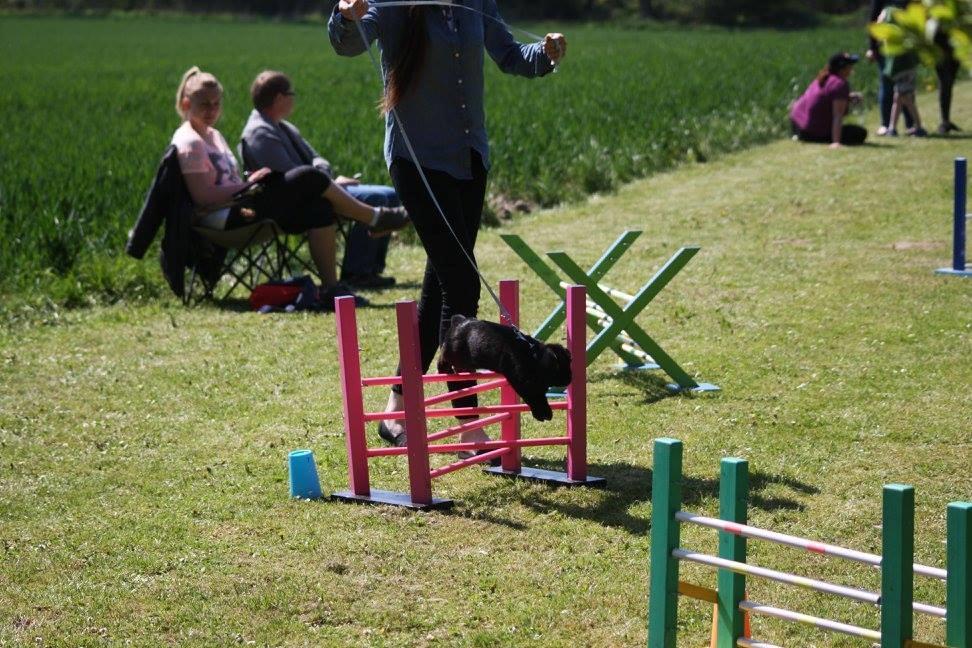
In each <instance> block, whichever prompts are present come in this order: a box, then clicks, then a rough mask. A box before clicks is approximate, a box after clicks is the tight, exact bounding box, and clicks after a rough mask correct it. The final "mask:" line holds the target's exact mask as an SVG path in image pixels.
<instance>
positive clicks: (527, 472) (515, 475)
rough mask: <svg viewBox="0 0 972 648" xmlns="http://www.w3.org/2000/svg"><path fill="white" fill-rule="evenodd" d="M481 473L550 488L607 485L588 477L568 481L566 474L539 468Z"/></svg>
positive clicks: (595, 478) (600, 478)
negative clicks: (544, 485)
mask: <svg viewBox="0 0 972 648" xmlns="http://www.w3.org/2000/svg"><path fill="white" fill-rule="evenodd" d="M483 472H485V473H489V474H490V475H498V476H500V477H508V478H510V479H525V480H527V481H532V482H539V483H541V484H548V485H550V486H563V487H568V488H570V487H573V486H594V487H601V486H604V485H605V484H606V483H607V481H606V480H605V479H604V478H603V477H590V476H588V477H587V479H570V478H569V477H567V473H562V472H555V471H553V470H541V469H540V468H528V467H526V466H523V467H522V468H520V472H509V471H506V470H503V467H502V466H497V467H495V468H487V469H486V470H484V471H483Z"/></svg>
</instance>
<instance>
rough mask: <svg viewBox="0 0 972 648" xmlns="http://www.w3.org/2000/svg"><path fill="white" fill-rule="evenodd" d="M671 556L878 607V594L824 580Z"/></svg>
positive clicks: (696, 556) (917, 606)
mask: <svg viewBox="0 0 972 648" xmlns="http://www.w3.org/2000/svg"><path fill="white" fill-rule="evenodd" d="M672 555H673V556H675V557H676V558H678V559H679V560H686V561H688V562H693V563H696V564H699V565H706V566H708V567H715V568H717V569H728V570H729V571H732V572H735V573H737V574H745V575H747V576H757V577H759V578H765V579H767V580H771V581H776V582H777V583H784V584H786V585H794V586H796V587H803V588H806V589H811V590H814V591H816V592H823V593H825V594H834V595H836V596H843V597H844V598H849V599H852V600H854V601H860V602H861V603H870V604H871V605H875V606H880V605H881V595H880V594H877V593H875V592H868V591H867V590H862V589H858V588H856V587H846V586H844V585H835V584H833V583H828V582H826V581H822V580H817V579H816V578H807V577H805V576H797V575H795V574H788V573H786V572H781V571H776V570H775V569H767V568H765V567H758V566H756V565H750V564H749V563H741V562H736V561H734V560H727V559H725V558H718V557H716V556H710V555H708V554H703V553H697V552H694V551H687V550H685V549H675V550H674V551H672ZM912 609H914V611H915V612H920V613H922V614H927V615H929V616H934V617H938V618H940V619H944V618H945V614H946V611H945V608H942V607H936V606H934V605H927V604H925V603H915V602H913V603H912Z"/></svg>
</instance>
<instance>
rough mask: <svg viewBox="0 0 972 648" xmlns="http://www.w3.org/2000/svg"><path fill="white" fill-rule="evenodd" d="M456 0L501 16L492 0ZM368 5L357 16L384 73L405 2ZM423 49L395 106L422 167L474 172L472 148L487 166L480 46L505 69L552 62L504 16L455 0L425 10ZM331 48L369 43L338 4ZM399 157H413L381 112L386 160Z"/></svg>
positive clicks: (349, 52) (396, 47) (524, 72)
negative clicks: (450, 5) (518, 36)
mask: <svg viewBox="0 0 972 648" xmlns="http://www.w3.org/2000/svg"><path fill="white" fill-rule="evenodd" d="M455 4H457V5H460V4H461V5H464V6H466V7H469V8H471V9H475V10H479V11H482V12H483V13H485V14H486V15H488V16H492V17H494V18H496V19H498V20H501V19H500V15H499V11H498V10H497V8H496V0H455ZM380 6H381V3H380V2H372V5H371V8H370V9H368V12H367V13H366V14H365V15H364V17H362V19H361V27H362V28H363V30H364V33H365V36H366V37H367V39H368V46H370V45H371V43H372V42H374V41H375V40H376V39H377V40H378V47H379V49H380V50H381V67H382V71H383V73H384V76H385V78H387V77H388V71H389V66H390V64H391V62H392V61H394V60H396V58H397V57H398V55H399V51H400V48H401V47H402V40H403V37H404V35H405V34H404V25H405V22H406V19H407V12H408V7H385V8H379V7H380ZM425 20H426V26H427V31H428V38H429V43H428V50H427V52H426V58H425V63H424V65H423V67H422V69H421V71H420V73H419V74H418V75H417V77H416V78H415V80H414V81H413V85H412V87H411V88H409V91H408V93H407V94H406V95H405V97H403V98H402V100H401V102H400V103H399V105H398V107H397V108H396V111H397V113H398V116H399V118H400V119H401V120H402V124H403V125H404V128H405V131H406V133H407V134H408V137H409V139H410V141H411V143H412V146H413V147H414V149H415V153H416V155H417V156H418V160H419V163H420V164H421V166H423V167H426V168H429V169H435V170H437V171H444V172H445V173H448V174H449V175H451V176H453V177H454V178H457V179H460V180H468V179H470V178H472V169H471V164H472V162H471V156H470V149H472V150H475V151H477V152H478V153H479V154H480V156H481V157H482V159H483V164H484V165H485V167H486V168H487V169H488V168H489V142H488V140H487V137H486V111H485V108H484V106H483V51H484V49H485V51H486V52H488V53H489V56H490V58H492V59H493V60H494V61H495V62H496V65H497V66H499V68H500V70H502V71H503V72H505V73H507V74H516V75H520V76H524V77H537V76H543V75H545V74H548V73H550V72H551V71H552V70H553V66H552V64H551V62H550V59H548V58H547V56H546V55H545V54H544V53H543V43H532V44H529V45H522V44H520V43H518V42H516V40H515V39H514V38H513V34H511V33H510V30H509V29H508V28H507V27H506V25H505V24H503V23H502V22H495V21H493V20H490V19H488V18H485V17H483V16H481V15H479V14H477V13H473V12H472V11H468V10H466V9H462V8H461V7H456V8H454V9H452V16H451V20H449V19H447V15H446V12H444V11H442V8H441V7H438V6H429V7H428V8H427V11H426V18H425ZM327 30H328V35H329V37H330V40H331V45H332V46H333V47H334V51H335V52H337V53H338V54H339V55H341V56H356V55H358V54H361V53H363V52H364V51H365V49H366V47H367V46H366V45H365V44H364V43H363V42H362V41H361V35H360V33H359V32H358V28H357V27H356V26H355V25H354V23H353V22H351V21H349V20H346V19H345V18H344V17H343V16H342V15H341V14H340V13H339V12H338V11H337V7H335V10H334V13H333V14H332V15H331V19H330V21H329V22H328V26H327ZM396 157H401V158H404V159H406V160H409V161H411V156H410V155H409V154H408V149H407V148H406V146H405V142H404V141H403V139H402V134H401V132H400V130H399V128H398V125H397V124H396V123H395V119H394V117H393V116H392V115H391V114H389V115H387V116H386V118H385V162H386V163H387V164H388V166H391V163H392V161H393V160H394V159H395V158H396Z"/></svg>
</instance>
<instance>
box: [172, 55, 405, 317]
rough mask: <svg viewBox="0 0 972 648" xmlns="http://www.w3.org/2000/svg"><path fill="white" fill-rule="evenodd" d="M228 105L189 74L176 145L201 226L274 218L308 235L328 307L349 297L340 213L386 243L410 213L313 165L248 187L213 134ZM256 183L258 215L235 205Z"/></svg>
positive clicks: (210, 79) (181, 95)
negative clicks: (339, 242) (340, 249)
mask: <svg viewBox="0 0 972 648" xmlns="http://www.w3.org/2000/svg"><path fill="white" fill-rule="evenodd" d="M222 98H223V87H222V86H221V85H220V83H219V81H218V80H217V79H216V77H214V76H213V75H212V74H209V73H207V72H202V71H201V70H200V69H199V68H197V67H193V68H191V69H189V70H188V71H187V72H186V73H185V74H184V75H183V77H182V82H181V83H180V84H179V89H178V91H177V93H176V111H177V112H178V113H179V116H180V117H182V119H183V120H184V121H183V123H182V125H181V126H180V127H179V128H178V129H177V130H176V132H175V134H173V136H172V144H174V145H175V147H176V148H177V150H178V152H179V167H180V169H181V170H182V176H183V178H184V179H185V182H186V187H187V188H188V190H189V194H190V195H191V196H192V201H193V203H194V204H195V205H196V208H197V212H198V214H199V220H198V221H197V224H199V225H203V226H205V227H212V228H217V229H233V228H236V227H240V226H243V225H246V224H247V223H248V222H251V221H252V219H253V218H254V217H260V218H270V219H273V220H274V221H276V222H277V224H278V225H280V227H281V228H282V229H283V230H284V231H286V232H289V233H300V232H305V231H306V232H307V234H308V239H309V241H310V251H311V256H312V257H313V259H314V265H315V266H316V267H317V271H318V273H319V274H320V276H321V278H322V279H323V281H324V289H325V293H324V295H322V297H321V298H322V300H324V299H326V298H333V297H338V296H340V295H347V294H350V292H349V291H348V290H347V289H346V288H345V287H343V286H342V285H340V284H339V283H338V280H337V270H336V265H335V254H334V249H335V245H334V236H335V223H334V216H335V214H339V215H341V216H344V217H346V218H350V219H352V220H356V221H359V222H361V223H364V224H365V225H367V226H369V230H370V232H371V234H372V235H373V236H381V235H384V234H388V233H390V232H392V231H394V230H397V229H401V228H403V227H405V226H406V225H408V224H409V222H410V221H409V219H408V216H407V215H406V214H405V211H404V210H403V209H402V208H387V207H371V206H369V205H366V204H364V203H363V202H361V201H359V200H357V199H355V198H353V197H352V196H350V195H349V194H348V193H347V192H346V191H345V190H344V189H343V188H341V187H340V186H339V185H336V184H334V183H332V182H331V180H330V178H329V177H328V176H327V174H325V173H324V172H322V171H320V170H318V169H315V168H314V167H312V166H305V167H298V168H295V169H292V170H290V171H288V172H287V173H274V172H272V171H271V170H270V169H268V168H263V169H259V170H257V171H254V172H253V173H252V174H251V175H250V178H249V182H243V180H242V179H241V178H240V174H239V167H238V166H237V163H236V158H235V157H234V156H233V152H232V150H231V149H230V148H229V146H228V145H227V144H226V140H225V139H224V138H223V135H222V134H221V133H220V132H219V131H218V130H216V128H215V127H214V126H215V124H216V122H217V121H218V120H219V117H220V114H221V111H222ZM253 184H259V185H261V188H260V191H258V192H256V193H254V195H253V200H252V208H243V207H240V206H238V205H237V206H234V205H233V203H234V195H235V194H236V193H238V192H240V191H241V190H243V189H246V188H247V187H248V186H249V185H253Z"/></svg>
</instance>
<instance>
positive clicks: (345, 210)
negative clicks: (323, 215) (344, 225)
mask: <svg viewBox="0 0 972 648" xmlns="http://www.w3.org/2000/svg"><path fill="white" fill-rule="evenodd" d="M324 197H325V198H327V200H328V201H329V202H330V203H331V205H333V206H334V211H336V212H337V213H338V214H340V215H341V216H346V217H347V218H350V219H352V220H356V221H358V222H359V223H364V224H365V225H370V224H371V219H372V218H374V215H375V208H374V207H372V206H370V205H366V204H364V203H363V202H361V201H360V200H358V199H357V198H355V197H354V196H352V195H351V194H349V193H348V192H347V191H345V190H344V188H343V187H341V186H340V185H338V184H336V183H334V182H332V183H331V185H330V186H329V187H328V188H327V190H325V191H324Z"/></svg>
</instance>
